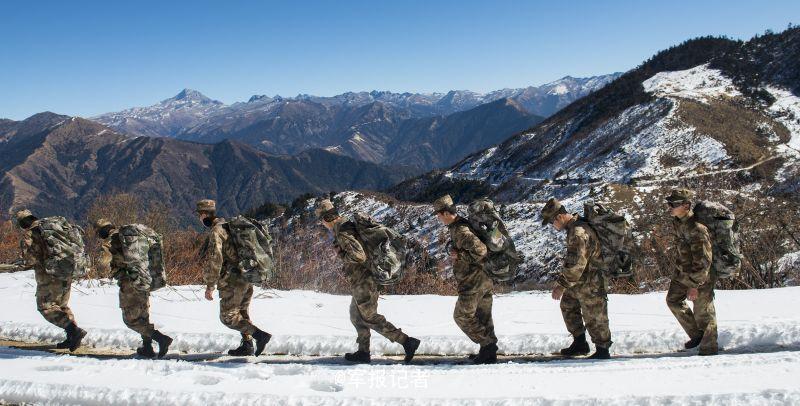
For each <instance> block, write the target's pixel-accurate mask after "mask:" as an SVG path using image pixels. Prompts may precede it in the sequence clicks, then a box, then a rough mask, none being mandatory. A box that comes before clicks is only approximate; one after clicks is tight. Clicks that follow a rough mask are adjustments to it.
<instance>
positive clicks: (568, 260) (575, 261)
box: [556, 216, 611, 349]
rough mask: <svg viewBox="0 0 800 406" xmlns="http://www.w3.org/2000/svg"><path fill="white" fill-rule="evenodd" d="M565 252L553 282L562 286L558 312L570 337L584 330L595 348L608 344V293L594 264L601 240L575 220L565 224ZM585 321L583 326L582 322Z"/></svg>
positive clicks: (576, 335)
mask: <svg viewBox="0 0 800 406" xmlns="http://www.w3.org/2000/svg"><path fill="white" fill-rule="evenodd" d="M566 231H567V255H566V257H565V258H564V269H563V270H562V271H561V273H560V274H559V275H558V277H557V279H556V282H557V283H558V284H559V285H561V286H562V287H563V288H564V294H563V296H562V297H561V315H562V317H563V318H564V323H565V324H566V326H567V330H568V331H569V332H570V334H572V336H573V337H578V336H580V335H581V334H584V332H586V330H588V331H589V335H590V336H591V337H592V342H593V343H594V344H595V346H597V347H598V348H605V349H608V348H609V347H610V346H611V330H609V328H608V297H607V293H606V292H607V287H606V280H605V277H604V276H603V273H602V272H601V271H600V270H599V269H598V268H597V267H596V266H594V263H596V262H595V261H599V260H600V258H599V257H600V243H599V241H598V238H597V234H595V232H594V230H592V229H591V228H589V227H588V226H587V225H585V224H581V223H580V222H578V221H577V216H575V217H573V219H572V221H571V222H569V223H567V224H566ZM584 323H585V326H584Z"/></svg>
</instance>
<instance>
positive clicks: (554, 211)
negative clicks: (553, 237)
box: [541, 197, 563, 226]
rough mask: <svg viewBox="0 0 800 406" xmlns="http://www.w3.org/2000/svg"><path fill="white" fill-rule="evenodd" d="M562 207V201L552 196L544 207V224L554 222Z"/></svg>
mask: <svg viewBox="0 0 800 406" xmlns="http://www.w3.org/2000/svg"><path fill="white" fill-rule="evenodd" d="M561 207H563V206H562V205H561V202H559V201H558V199H556V198H555V197H551V198H550V200H548V201H547V203H545V205H544V207H542V212H541V214H542V225H543V226H546V225H548V224H550V223H552V222H553V220H554V219H555V218H556V216H557V215H558V212H559V211H561Z"/></svg>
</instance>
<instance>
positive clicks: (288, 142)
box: [95, 74, 619, 171]
mask: <svg viewBox="0 0 800 406" xmlns="http://www.w3.org/2000/svg"><path fill="white" fill-rule="evenodd" d="M618 75H619V74H612V75H604V76H598V77H593V78H582V79H579V78H571V77H565V78H563V79H560V80H558V81H556V82H552V83H549V84H546V85H543V86H539V87H528V88H524V89H504V90H499V91H495V92H490V93H487V94H479V93H475V92H470V91H450V92H448V93H446V94H438V93H434V94H416V93H392V92H379V91H372V92H348V93H344V94H341V95H337V96H333V97H317V96H311V95H298V96H297V97H294V98H283V97H280V96H274V97H270V96H265V95H255V96H253V97H251V98H250V99H249V100H248V101H247V102H243V103H234V104H232V105H230V106H225V105H222V104H221V103H219V102H216V101H213V100H211V99H208V98H207V97H205V96H202V95H200V94H199V93H197V92H193V93H192V94H191V97H187V96H186V93H187V92H188V91H186V90H185V91H183V92H181V94H179V95H178V96H176V97H174V98H171V99H167V100H165V101H162V102H161V103H159V104H157V105H154V106H150V107H145V108H135V109H130V110H126V111H122V112H119V113H109V114H104V115H101V116H98V117H96V118H95V120H97V121H99V122H101V123H104V124H107V125H109V126H111V127H113V128H115V129H117V130H118V131H120V132H122V133H126V134H131V135H147V136H159V135H160V136H166V137H173V138H179V139H184V140H189V141H197V142H219V141H221V140H225V139H232V140H238V141H241V142H244V143H247V144H250V145H253V146H255V147H256V148H258V149H261V150H263V151H266V152H270V153H276V154H295V153H298V152H301V151H304V150H306V149H309V148H325V149H328V150H330V151H335V152H337V153H342V154H345V155H348V156H351V157H353V158H356V159H360V160H366V161H370V162H374V163H383V164H389V163H395V162H397V160H398V157H399V158H400V159H401V160H402V161H403V162H404V163H409V164H410V165H412V166H413V167H414V168H416V169H417V170H420V171H425V170H430V169H434V168H440V167H444V166H448V165H450V164H452V163H454V162H456V161H458V160H460V159H461V158H463V157H465V156H466V155H467V154H469V153H472V152H475V151H477V150H479V149H482V148H485V147H488V146H490V145H493V144H495V143H497V142H500V141H502V140H504V139H505V138H507V137H509V136H511V135H512V134H514V133H516V132H518V131H521V130H523V129H526V128H528V127H530V126H531V125H533V124H535V123H537V122H539V121H541V120H542V119H543V117H545V116H547V115H550V114H552V113H553V112H554V111H556V110H558V109H559V108H561V107H563V106H564V105H566V104H568V103H569V102H571V101H573V100H576V99H578V98H580V97H583V96H585V95H586V94H589V93H591V92H592V91H594V90H596V89H598V88H600V87H602V86H603V85H605V84H607V83H608V82H610V81H611V80H613V78H615V77H617V76H618ZM187 99H188V100H191V102H186V100H187ZM502 100H510V101H511V103H509V102H504V101H502ZM510 105H513V108H514V109H515V110H517V112H516V113H513V114H509V111H508V106H510ZM493 108H497V110H496V111H492V109H493ZM454 114H459V116H457V117H450V116H452V115H454ZM481 119H485V121H481ZM456 120H464V121H466V122H469V123H470V125H469V126H453V125H452V124H450V123H453V122H455V121H456ZM499 122H502V125H501V126H496V123H499ZM426 126H428V127H429V129H428V130H425V128H426ZM448 128H449V129H452V130H453V131H454V132H452V133H446V129H448ZM459 137H462V138H463V139H459ZM408 139H415V140H417V141H419V142H421V143H422V145H423V148H422V149H421V150H419V151H417V150H416V149H414V148H405V146H407V145H408V142H407V141H406V140H408ZM481 140H482V141H481ZM429 145H430V146H429ZM447 145H454V146H456V149H457V150H458V151H459V153H458V154H452V153H449V152H448V153H444V152H442V151H440V149H441V148H443V147H446V146H447ZM465 146H471V147H469V148H466V147H465ZM432 150H437V151H436V152H435V153H432V152H431V151H432ZM409 154H410V155H412V156H407V155H409ZM444 155H447V156H444Z"/></svg>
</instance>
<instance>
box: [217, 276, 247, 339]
mask: <svg viewBox="0 0 800 406" xmlns="http://www.w3.org/2000/svg"><path fill="white" fill-rule="evenodd" d="M248 285H249V284H248V283H247V282H246V281H243V280H240V279H239V278H235V277H233V278H232V277H227V278H225V280H224V281H220V284H219V319H220V321H222V324H224V325H225V326H226V327H228V328H230V329H233V330H236V331H238V332H240V333H242V334H243V335H244V334H247V335H252V334H253V333H254V332H255V331H256V327H255V326H254V325H253V323H250V321H249V320H246V319H244V318H242V312H241V310H242V309H241V305H242V303H244V301H245V300H244V298H245V295H246V294H247V292H248ZM249 287H250V288H252V286H249ZM250 293H251V294H252V291H251V292H250Z"/></svg>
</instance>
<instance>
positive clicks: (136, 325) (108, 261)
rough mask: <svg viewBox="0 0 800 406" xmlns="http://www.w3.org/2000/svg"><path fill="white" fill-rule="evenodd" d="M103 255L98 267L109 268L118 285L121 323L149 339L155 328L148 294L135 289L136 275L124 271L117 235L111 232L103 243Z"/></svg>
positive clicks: (120, 246)
mask: <svg viewBox="0 0 800 406" xmlns="http://www.w3.org/2000/svg"><path fill="white" fill-rule="evenodd" d="M102 247H103V253H102V256H101V258H100V266H101V267H103V268H106V267H110V270H111V272H112V275H113V276H114V278H115V279H116V280H117V284H118V285H119V307H120V309H121V310H122V321H124V322H125V325H126V326H128V328H129V329H131V330H133V331H135V332H137V333H139V334H140V335H141V336H142V338H150V337H152V335H153V332H155V326H153V324H152V323H150V292H149V291H144V290H141V289H137V288H136V287H135V282H136V279H135V278H136V275H135V274H134V275H131V274H130V273H128V272H127V270H126V269H125V260H124V257H123V253H122V252H123V251H122V241H121V239H120V236H119V233H117V232H116V230H115V231H113V232H112V233H111V234H110V235H109V237H108V238H107V239H106V240H104V241H103V246H102Z"/></svg>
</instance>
